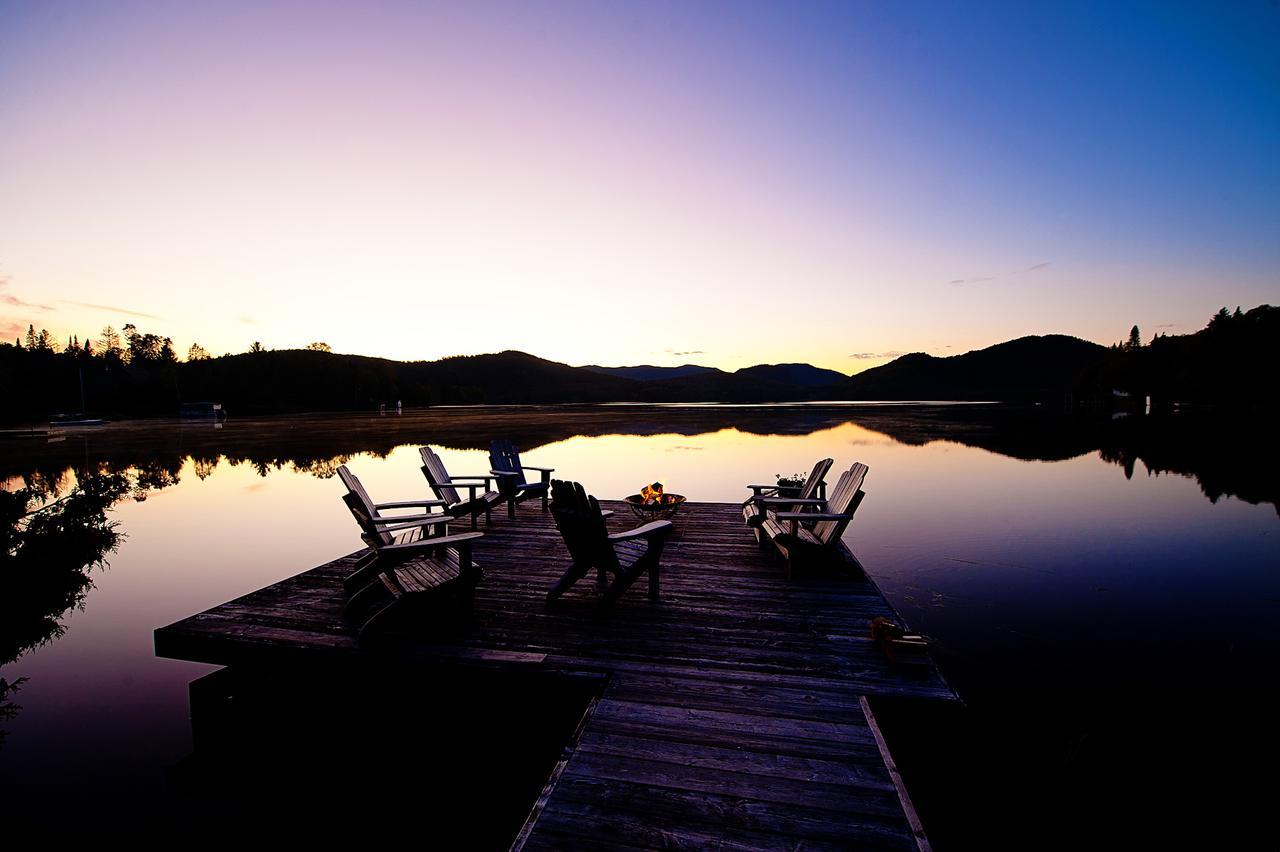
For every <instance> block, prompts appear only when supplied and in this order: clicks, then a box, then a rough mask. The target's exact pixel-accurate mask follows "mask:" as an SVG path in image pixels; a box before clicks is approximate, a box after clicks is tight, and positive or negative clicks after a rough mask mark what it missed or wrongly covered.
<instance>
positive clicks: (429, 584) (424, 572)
mask: <svg viewBox="0 0 1280 852" xmlns="http://www.w3.org/2000/svg"><path fill="white" fill-rule="evenodd" d="M388 574H389V575H391V576H393V577H394V581H395V585H398V586H399V587H400V588H399V589H396V588H394V587H393V586H392V584H391V583H389V582H388V580H387V577H388ZM382 576H383V582H384V583H386V584H387V588H388V589H390V590H391V593H392V594H395V595H400V594H414V593H420V592H427V591H430V590H432V589H438V588H440V587H442V586H447V585H449V584H450V583H453V582H455V581H457V580H460V579H461V578H462V564H461V561H460V560H459V558H458V551H456V550H454V549H453V548H452V547H447V548H445V549H444V552H443V553H439V554H436V555H434V556H417V557H414V558H413V559H409V560H406V561H404V562H401V563H400V564H399V565H397V566H395V568H393V569H392V570H391V571H389V572H388V573H387V574H383V575H382Z"/></svg>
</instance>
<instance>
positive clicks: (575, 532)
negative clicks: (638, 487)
mask: <svg viewBox="0 0 1280 852" xmlns="http://www.w3.org/2000/svg"><path fill="white" fill-rule="evenodd" d="M551 492H552V502H551V514H552V517H554V518H555V521H556V526H557V527H558V528H559V529H560V535H561V536H562V537H563V538H564V543H565V547H567V548H568V550H569V557H570V559H572V564H571V565H570V566H569V570H568V571H566V572H565V574H564V576H563V577H561V578H560V580H559V581H558V582H557V583H556V584H555V585H554V586H552V587H551V591H549V592H547V606H550V605H552V604H553V603H555V602H556V600H557V599H558V598H559V597H560V596H561V595H562V594H564V593H565V592H566V591H567V590H568V589H569V587H570V586H572V585H573V584H574V583H576V582H577V581H578V580H581V579H582V578H583V577H585V576H587V574H588V573H589V572H590V571H591V569H592V568H594V569H595V571H596V586H597V588H599V589H600V590H602V591H603V592H604V596H603V597H602V598H601V599H600V602H599V604H598V607H599V609H598V611H599V612H603V611H604V610H606V609H607V608H608V607H610V606H612V604H613V603H614V601H616V600H617V599H618V597H619V596H620V595H621V594H622V593H623V592H625V591H626V590H627V587H628V586H630V585H631V584H632V582H634V581H635V579H636V578H637V577H639V576H640V575H641V574H644V573H646V572H647V573H648V574H649V598H650V599H651V600H657V598H658V572H659V563H660V561H661V559H662V547H663V544H664V542H665V541H666V538H667V536H668V535H670V533H671V531H672V530H673V529H674V525H673V524H672V523H671V521H652V522H650V523H647V524H645V525H643V526H640V527H636V528H635V529H633V530H631V531H629V532H624V533H615V534H613V535H610V534H609V530H608V528H607V527H606V526H605V517H606V513H603V512H601V510H600V503H599V502H597V500H596V498H594V497H591V496H589V495H588V494H587V492H586V491H585V490H584V489H583V487H582V486H581V485H580V484H578V483H577V482H565V481H563V480H560V479H557V480H554V481H553V482H552V483H551ZM610 574H612V575H613V576H614V579H613V582H612V583H610V582H609V575H610Z"/></svg>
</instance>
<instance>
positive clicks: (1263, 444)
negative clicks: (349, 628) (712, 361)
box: [0, 406, 1280, 512]
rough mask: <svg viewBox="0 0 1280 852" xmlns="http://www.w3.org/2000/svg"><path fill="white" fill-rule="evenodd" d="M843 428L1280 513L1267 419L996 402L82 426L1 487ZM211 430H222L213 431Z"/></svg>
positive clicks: (29, 449) (502, 411)
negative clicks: (84, 477)
mask: <svg viewBox="0 0 1280 852" xmlns="http://www.w3.org/2000/svg"><path fill="white" fill-rule="evenodd" d="M846 424H853V425H855V426H858V427H860V428H861V429H864V430H867V431H868V432H869V433H873V434H875V435H883V436H887V437H889V438H891V439H892V440H894V441H897V442H899V443H901V444H905V445H909V446H925V445H928V444H931V443H934V442H938V441H949V442H954V443H958V444H963V445H965V446H969V447H976V448H980V449H984V450H988V451H990V452H994V453H998V454H1000V455H1003V456H1008V457H1011V458H1016V459H1023V460H1029V461H1030V460H1034V461H1062V460H1066V459H1071V458H1075V457H1078V456H1081V455H1086V454H1089V453H1094V452H1096V453H1098V454H1099V456H1100V457H1101V458H1102V459H1103V460H1105V461H1108V462H1112V463H1115V464H1117V465H1120V466H1121V467H1123V469H1124V471H1125V475H1126V476H1127V477H1129V478H1132V476H1133V475H1134V472H1135V470H1137V468H1138V465H1141V466H1142V467H1143V468H1144V469H1145V471H1146V472H1147V473H1148V474H1153V475H1159V474H1164V473H1173V474H1178V475H1182V476H1189V477H1193V478H1195V479H1196V480H1197V481H1198V482H1199V483H1200V485H1201V488H1202V490H1203V491H1204V493H1205V495H1206V496H1207V497H1208V498H1209V499H1210V500H1211V501H1214V502H1216V501H1217V500H1218V499H1220V498H1221V497H1223V496H1235V497H1239V498H1240V499H1242V500H1245V501H1246V502H1249V503H1254V504H1257V503H1271V504H1273V505H1276V506H1277V511H1278V512H1280V476H1277V474H1278V473H1280V470H1277V467H1278V465H1277V460H1276V459H1277V455H1276V454H1275V453H1274V452H1273V451H1272V438H1271V431H1272V429H1273V424H1272V423H1271V422H1270V420H1269V419H1267V418H1259V417H1254V418H1249V419H1244V418H1240V419H1223V418H1219V417H1213V416H1208V415H1191V414H1187V415H1165V416H1149V417H1132V418H1125V419H1122V420H1119V421H1112V420H1104V419H1085V418H1077V417H1066V416H1055V415H1053V414H1049V413H1045V412H1041V411H1039V410H1034V409H1031V410H1028V409H1006V408H1003V407H999V406H919V407H910V408H904V407H902V406H887V407H883V408H875V407H849V406H841V407H833V408H821V407H816V406H799V407H795V408H779V407H761V408H750V407H724V408H713V407H705V406H696V407H689V408H680V407H673V406H652V407H649V406H627V407H623V408H616V407H590V406H556V407H528V408H502V407H495V408H483V409H432V410H428V411H420V412H412V413H409V414H406V415H404V416H402V417H378V416H372V415H360V414H354V415H352V414H343V415H324V416H299V417H293V418H287V419H286V418H275V419H265V420H240V421H231V422H229V423H228V424H226V426H225V428H219V429H214V428H212V427H211V426H209V425H200V426H193V425H191V424H189V423H175V422H167V421H166V422H151V423H147V422H134V423H125V424H117V425H113V426H110V427H107V428H105V429H99V430H80V431H79V432H74V431H72V432H69V433H68V434H66V435H61V436H58V437H57V438H56V439H54V440H51V441H49V442H48V443H43V442H42V443H34V442H30V441H22V442H17V441H10V442H7V443H3V444H0V479H3V478H6V477H18V478H20V480H21V481H22V482H23V483H24V484H25V485H26V486H27V487H28V488H32V489H35V490H37V491H42V492H52V491H57V490H58V489H59V488H61V487H63V483H65V482H66V481H67V479H68V477H70V476H71V475H72V473H73V471H76V470H85V469H90V470H101V471H106V472H111V471H121V470H125V469H129V470H135V471H137V475H138V480H139V488H140V489H141V493H142V494H143V495H145V493H146V491H148V490H156V489H161V488H166V487H168V486H170V485H173V484H176V482H177V481H178V477H179V475H180V472H181V470H182V468H183V465H184V464H185V463H186V462H187V461H190V462H192V470H193V472H194V473H195V475H196V476H197V477H198V478H200V479H201V480H203V479H206V478H208V477H209V476H210V475H211V474H212V473H213V472H214V471H215V470H216V469H217V468H218V466H219V465H221V464H228V465H232V466H235V465H240V464H247V465H249V466H250V468H251V469H252V470H254V471H255V472H256V473H257V474H258V475H259V476H262V477H265V476H267V475H268V474H269V473H271V472H272V471H279V470H289V471H293V472H298V473H306V474H311V475H313V476H316V477H319V478H322V479H327V478H329V477H331V476H333V475H334V473H335V472H336V470H337V467H338V466H339V465H341V464H346V463H347V462H349V461H350V460H351V458H352V457H353V456H354V455H357V454H368V455H372V456H375V457H378V458H385V457H386V456H387V455H388V454H390V453H391V452H392V451H393V450H394V449H395V448H396V447H399V446H404V445H419V444H432V445H435V446H439V447H444V448H449V449H457V450H482V449H486V448H487V447H488V445H489V442H490V441H491V440H492V439H494V438H498V437H505V438H510V439H512V440H513V441H514V442H515V443H516V444H517V445H518V446H520V447H521V448H522V449H525V450H536V449H538V448H539V447H543V446H546V445H549V444H555V443H559V442H563V441H565V440H568V439H570V438H574V437H603V436H609V435H620V436H621V435H626V436H659V435H682V436H688V437H694V436H705V435H710V434H714V433H718V432H725V431H731V432H733V433H737V434H740V435H756V436H774V435H778V436H781V435H787V436H802V435H812V434H814V433H817V432H823V431H828V430H831V429H835V428H837V427H840V426H843V425H846ZM218 425H219V426H221V425H222V424H218Z"/></svg>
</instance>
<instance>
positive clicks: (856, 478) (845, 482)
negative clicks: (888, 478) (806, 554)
mask: <svg viewBox="0 0 1280 852" xmlns="http://www.w3.org/2000/svg"><path fill="white" fill-rule="evenodd" d="M868 469H869V468H868V467H867V466H866V465H865V464H863V463H862V462H855V463H854V465H853V467H851V468H849V469H848V470H846V471H845V472H844V473H842V474H840V479H839V481H837V482H836V485H835V487H834V488H832V489H831V491H830V492H828V493H827V506H826V512H827V513H828V514H832V515H843V514H846V513H847V514H853V513H854V512H856V511H857V510H858V506H859V505H861V504H862V497H863V493H862V482H863V480H864V479H866V478H867V470H868ZM848 525H849V521H847V520H843V521H819V522H818V523H816V524H814V525H813V535H814V537H815V538H817V539H818V540H819V541H821V542H822V543H823V544H824V545H832V544H834V543H835V542H836V541H837V540H838V539H839V538H840V536H841V535H842V534H843V533H844V529H845V527H847V526H848Z"/></svg>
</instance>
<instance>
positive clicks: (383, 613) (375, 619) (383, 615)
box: [356, 598, 400, 641]
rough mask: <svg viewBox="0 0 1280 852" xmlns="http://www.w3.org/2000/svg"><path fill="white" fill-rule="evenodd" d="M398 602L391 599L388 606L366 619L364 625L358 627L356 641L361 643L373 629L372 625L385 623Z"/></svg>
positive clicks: (396, 599)
mask: <svg viewBox="0 0 1280 852" xmlns="http://www.w3.org/2000/svg"><path fill="white" fill-rule="evenodd" d="M399 601H400V599H399V598H392V599H391V602H390V603H389V604H387V605H386V606H384V607H383V608H382V609H380V610H378V611H377V612H375V613H374V614H373V615H371V616H369V617H368V618H366V619H365V622H364V624H362V625H360V631H359V632H358V633H357V634H356V637H357V639H358V640H359V641H363V640H364V638H365V637H366V636H367V635H368V634H369V632H370V631H371V630H372V629H373V627H374V625H376V624H381V623H382V622H383V621H386V620H387V618H388V617H389V616H390V615H391V611H392V610H394V609H395V608H396V604H397V603H399Z"/></svg>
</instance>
